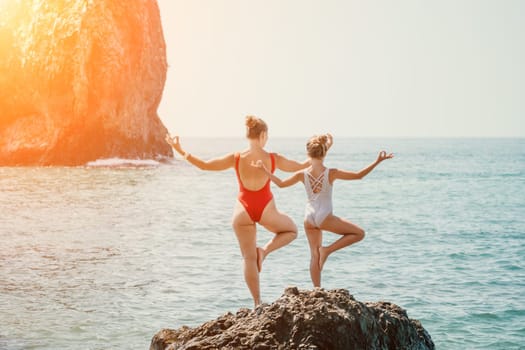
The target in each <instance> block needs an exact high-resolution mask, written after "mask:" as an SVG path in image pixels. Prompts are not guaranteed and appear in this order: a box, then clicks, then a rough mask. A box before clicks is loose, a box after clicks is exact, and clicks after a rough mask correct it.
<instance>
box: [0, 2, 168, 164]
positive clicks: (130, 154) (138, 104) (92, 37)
mask: <svg viewBox="0 0 525 350" xmlns="http://www.w3.org/2000/svg"><path fill="white" fill-rule="evenodd" d="M0 13H2V16H0V165H81V164H85V163H86V162H88V161H91V160H96V159H99V158H114V157H119V158H133V159H144V158H157V157H162V156H171V155H172V151H171V148H170V147H169V146H168V145H167V144H166V142H164V135H165V133H166V128H165V127H164V125H163V124H162V122H161V121H160V119H159V117H158V115H157V107H158V105H159V103H160V100H161V97H162V91H163V89H164V83H165V79H166V71H167V63H166V49H165V42H164V37H163V33H162V27H161V22H160V14H159V8H158V5H157V2H156V0H134V1H121V0H25V1H0Z"/></svg>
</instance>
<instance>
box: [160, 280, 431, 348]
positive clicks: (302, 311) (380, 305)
mask: <svg viewBox="0 0 525 350" xmlns="http://www.w3.org/2000/svg"><path fill="white" fill-rule="evenodd" d="M165 349H169V350H175V349H180V350H182V349H184V350H197V349H199V350H206V349H260V350H262V349H283V350H284V349H309V350H313V349H319V350H321V349H322V350H324V349H370V350H373V349H405V350H427V349H434V343H433V342H432V339H431V337H430V335H429V334H428V333H427V332H426V330H425V329H424V328H423V326H422V325H421V323H420V322H419V321H417V320H412V319H410V318H408V316H407V313H406V311H405V310H403V309H402V308H400V307H399V306H396V305H394V304H391V303H388V302H375V303H362V302H359V301H356V300H355V299H354V298H353V296H352V295H350V294H349V293H348V291H347V290H344V289H337V290H324V289H315V290H313V291H299V290H298V289H297V288H295V287H290V288H287V289H286V290H285V292H284V294H283V295H282V296H281V297H280V298H279V299H277V300H276V301H275V302H274V303H272V304H270V305H262V306H259V307H257V308H256V309H255V310H249V309H240V310H239V311H238V312H237V313H236V314H235V315H233V314H231V313H227V314H225V315H223V316H221V317H219V318H217V319H216V320H213V321H210V322H207V323H204V324H202V325H201V326H199V327H196V328H189V327H186V326H184V327H182V328H179V329H177V330H170V329H163V330H161V331H160V332H158V333H157V334H156V335H155V336H154V337H153V339H152V341H151V346H150V350H165Z"/></svg>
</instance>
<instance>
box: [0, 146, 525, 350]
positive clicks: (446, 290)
mask: <svg viewBox="0 0 525 350" xmlns="http://www.w3.org/2000/svg"><path fill="white" fill-rule="evenodd" d="M181 142H182V144H183V147H184V148H185V149H186V150H188V151H189V152H191V153H192V154H194V155H197V156H199V157H201V158H203V159H210V158H213V157H218V156H221V155H224V154H225V153H229V152H235V151H239V150H242V149H244V148H246V146H247V144H246V141H245V140H244V139H242V138H182V139H181ZM305 143H306V138H273V139H270V141H269V143H268V145H267V149H268V150H270V151H272V152H278V153H280V154H282V155H284V156H286V157H288V158H290V159H296V160H304V159H305V158H306V154H305ZM381 150H386V151H388V152H393V153H394V154H395V157H394V158H393V159H391V160H386V161H384V162H383V163H381V164H380V165H379V166H378V167H377V168H376V169H375V170H374V171H373V172H371V173H370V174H369V175H368V176H366V177H365V178H364V179H363V180H359V181H336V182H335V184H334V193H333V201H334V214H335V215H338V216H340V217H343V218H346V219H348V220H350V221H352V222H353V223H355V224H357V225H359V226H361V227H362V228H363V229H364V230H365V232H366V236H365V238H364V240H363V241H361V242H359V243H357V244H355V245H352V246H350V247H347V248H345V249H343V250H340V251H338V252H335V253H334V254H333V255H331V256H330V257H329V259H328V261H327V263H326V264H325V267H324V271H323V275H322V286H323V288H326V289H338V288H344V289H347V290H349V292H350V293H351V294H352V295H353V296H354V297H355V298H356V299H357V300H360V301H372V302H373V301H389V302H392V303H395V304H397V305H399V306H401V307H402V308H404V309H405V310H406V311H407V313H408V316H409V317H410V318H413V319H417V320H419V321H421V323H422V325H423V327H424V328H425V329H426V330H427V331H428V332H429V334H430V335H431V337H432V339H433V341H434V343H435V345H436V348H437V349H490V350H498V349H502V350H503V349H504V350H509V349H525V139H523V138H337V137H336V139H335V142H334V146H333V147H332V149H331V150H330V152H329V154H328V156H327V158H326V160H325V164H326V165H327V166H328V167H333V168H340V169H345V170H352V171H358V170H360V169H362V168H364V167H365V166H367V165H368V164H370V163H371V162H373V161H374V160H375V158H376V157H377V154H378V152H379V151H381ZM276 174H277V175H278V176H280V177H286V176H288V175H289V174H287V173H283V172H280V171H277V173H276ZM237 190H238V185H237V180H236V177H235V173H234V171H233V169H229V170H226V171H220V172H205V171H201V170H199V169H197V168H195V167H192V166H191V165H189V164H188V163H187V162H185V161H184V160H182V159H179V158H176V159H173V160H171V161H169V162H158V161H155V160H126V159H102V160H97V161H94V162H90V163H88V164H86V165H84V166H79V167H0V349H9V350H15V349H39V350H40V349H121V348H122V349H124V348H125V349H148V348H149V345H150V341H151V338H152V337H153V335H154V334H155V333H156V332H157V331H159V330H161V329H162V328H179V327H181V326H183V325H187V326H190V327H192V326H197V325H200V324H201V323H204V322H206V321H209V320H212V319H215V318H217V317H219V316H221V315H223V314H225V313H227V312H232V313H235V312H236V311H238V310H239V309H240V308H251V307H252V300H251V297H250V294H249V291H248V289H247V287H246V285H245V283H244V280H243V274H242V260H241V255H240V251H239V248H238V244H237V241H236V238H235V235H234V233H233V230H232V228H231V216H232V211H233V206H234V203H235V200H236V195H237ZM272 190H273V193H274V196H275V200H276V203H277V207H278V208H279V210H281V211H282V212H284V213H286V214H288V215H289V216H290V217H291V218H292V219H293V220H294V221H295V222H296V223H297V225H298V227H299V235H298V238H297V239H296V240H295V241H293V242H292V243H291V244H289V245H288V246H286V247H284V248H282V249H280V250H278V251H276V252H274V253H272V254H271V255H269V256H268V258H267V259H266V261H265V263H264V267H263V271H262V273H261V276H260V279H261V293H262V299H263V302H266V303H271V302H272V301H274V300H275V299H277V298H279V297H280V296H281V295H282V293H283V291H284V289H285V288H286V287H287V286H297V287H298V288H299V289H303V290H308V289H312V284H311V281H310V277H309V272H308V266H309V248H308V243H307V240H306V237H305V233H304V229H303V227H302V221H303V212H304V205H305V201H306V194H305V190H304V187H303V185H302V184H300V183H299V184H297V185H295V186H293V187H289V188H284V189H280V188H277V187H275V186H273V187H272ZM257 235H258V242H259V244H264V243H265V242H266V241H268V240H269V239H271V238H272V236H273V234H272V233H270V232H268V231H266V230H265V229H264V228H262V227H258V233H257ZM336 238H337V236H336V235H335V234H331V233H328V232H325V233H324V236H323V240H324V244H328V243H330V242H332V241H333V240H335V239H336Z"/></svg>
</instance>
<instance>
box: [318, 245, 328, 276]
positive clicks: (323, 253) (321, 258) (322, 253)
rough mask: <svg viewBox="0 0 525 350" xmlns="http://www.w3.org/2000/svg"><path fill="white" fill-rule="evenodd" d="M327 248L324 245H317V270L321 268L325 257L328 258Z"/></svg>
mask: <svg viewBox="0 0 525 350" xmlns="http://www.w3.org/2000/svg"><path fill="white" fill-rule="evenodd" d="M328 254H329V253H328V248H325V247H319V270H320V271H322V270H323V266H324V263H325V262H326V259H327V258H328Z"/></svg>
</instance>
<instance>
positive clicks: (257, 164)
mask: <svg viewBox="0 0 525 350" xmlns="http://www.w3.org/2000/svg"><path fill="white" fill-rule="evenodd" d="M250 165H251V166H252V167H254V168H259V169H261V170H263V171H264V172H265V173H267V174H268V173H270V171H269V170H268V169H266V166H265V165H264V162H263V161H262V160H260V159H259V160H252V162H251V163H250Z"/></svg>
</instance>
